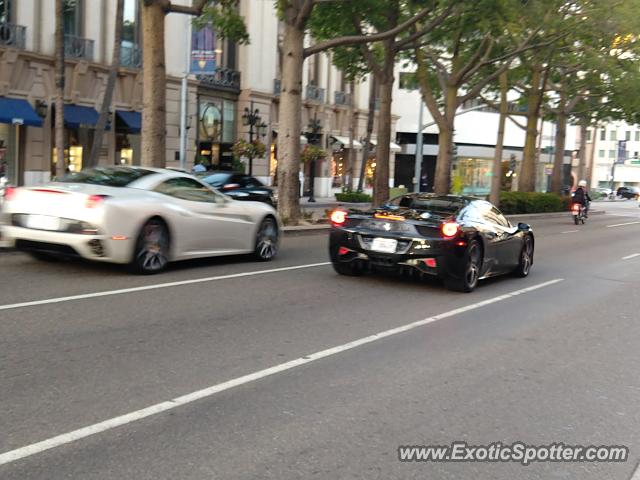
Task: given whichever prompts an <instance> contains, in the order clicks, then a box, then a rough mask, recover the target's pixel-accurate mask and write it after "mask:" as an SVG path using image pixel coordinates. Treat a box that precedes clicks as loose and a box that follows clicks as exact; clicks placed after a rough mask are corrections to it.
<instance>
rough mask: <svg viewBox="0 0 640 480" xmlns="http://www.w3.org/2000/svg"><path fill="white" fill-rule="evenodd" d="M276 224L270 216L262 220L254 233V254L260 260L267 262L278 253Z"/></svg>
mask: <svg viewBox="0 0 640 480" xmlns="http://www.w3.org/2000/svg"><path fill="white" fill-rule="evenodd" d="M278 237H279V232H278V224H277V223H276V221H275V219H273V218H272V217H267V218H265V219H264V220H262V223H261V224H260V228H259V229H258V234H257V235H256V247H255V251H254V256H255V257H256V258H257V259H258V260H260V261H262V262H268V261H269V260H271V259H272V258H273V257H275V256H276V255H277V253H278Z"/></svg>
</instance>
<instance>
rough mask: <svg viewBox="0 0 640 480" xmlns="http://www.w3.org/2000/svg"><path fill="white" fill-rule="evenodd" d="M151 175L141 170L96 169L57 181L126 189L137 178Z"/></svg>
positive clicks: (121, 168) (69, 174) (76, 173)
mask: <svg viewBox="0 0 640 480" xmlns="http://www.w3.org/2000/svg"><path fill="white" fill-rule="evenodd" d="M152 173H154V172H153V171H151V170H144V169H141V168H127V167H96V168H88V169H86V170H82V171H80V172H73V173H68V174H67V175H65V176H64V177H63V178H62V179H60V180H59V181H60V182H65V183H90V184H92V185H105V186H108V187H126V186H127V185H129V184H131V183H133V182H135V181H136V180H138V179H139V178H142V177H144V176H145V175H149V174H152Z"/></svg>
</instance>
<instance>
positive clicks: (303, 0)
mask: <svg viewBox="0 0 640 480" xmlns="http://www.w3.org/2000/svg"><path fill="white" fill-rule="evenodd" d="M322 3H327V0H277V3H276V5H277V7H278V12H279V14H280V18H281V19H282V21H283V24H284V35H283V42H282V51H283V61H282V79H281V84H280V85H281V87H280V112H279V115H280V122H279V123H280V125H279V132H278V197H279V200H278V209H279V211H280V214H281V215H282V217H283V218H286V219H287V220H288V221H290V222H291V223H297V221H298V219H299V217H300V204H299V198H298V191H299V189H300V186H299V178H298V171H299V168H300V167H299V156H300V133H301V129H300V126H301V124H302V67H303V62H304V59H305V58H307V57H309V56H311V55H315V54H316V53H320V52H323V51H326V50H331V49H334V48H338V47H341V46H345V45H360V44H366V43H373V42H379V41H383V40H386V39H388V38H393V37H394V36H396V35H397V34H398V33H400V32H403V31H406V30H407V29H408V28H410V27H411V26H412V25H414V24H415V23H417V22H419V21H421V20H422V19H423V18H425V17H426V16H427V15H429V13H430V9H429V8H424V9H422V10H420V11H419V12H418V13H417V14H416V15H415V16H413V17H412V18H410V19H408V20H406V21H405V22H402V23H399V24H398V25H397V26H396V27H394V28H391V29H389V30H386V31H384V32H379V33H368V32H367V33H363V34H357V35H338V36H335V37H334V38H330V39H327V40H325V41H321V42H319V43H316V44H314V45H311V46H309V47H306V48H305V46H304V39H305V35H306V33H307V31H308V29H309V26H310V20H311V18H312V16H313V15H314V14H318V12H317V10H318V9H317V8H316V7H317V6H318V5H320V4H322ZM339 3H340V2H336V5H338V4H339ZM345 3H346V2H345ZM351 3H353V2H351ZM333 6H335V5H333ZM387 148H388V147H387Z"/></svg>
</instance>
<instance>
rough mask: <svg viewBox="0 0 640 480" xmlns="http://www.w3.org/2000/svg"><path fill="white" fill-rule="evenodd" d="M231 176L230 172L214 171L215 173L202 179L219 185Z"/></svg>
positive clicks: (216, 185)
mask: <svg viewBox="0 0 640 480" xmlns="http://www.w3.org/2000/svg"><path fill="white" fill-rule="evenodd" d="M230 176H231V174H230V173H214V174H213V175H207V176H206V177H202V178H201V180H202V181H203V182H206V183H208V184H209V185H213V186H214V187H219V186H221V185H223V184H224V183H225V182H226V181H227V180H228V179H229V177H230Z"/></svg>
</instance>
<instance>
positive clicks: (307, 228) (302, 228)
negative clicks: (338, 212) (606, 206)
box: [283, 210, 606, 235]
mask: <svg viewBox="0 0 640 480" xmlns="http://www.w3.org/2000/svg"><path fill="white" fill-rule="evenodd" d="M605 213H606V212H605V211H604V210H592V211H591V212H589V215H604V214H605ZM570 215H571V213H570V212H553V213H523V214H519V215H505V217H507V218H508V219H511V220H517V219H527V218H531V219H537V218H569V216H570ZM329 228H331V225H328V224H327V225H298V226H291V227H284V228H283V232H284V233H285V234H293V235H295V234H302V233H320V232H322V231H324V230H329Z"/></svg>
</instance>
